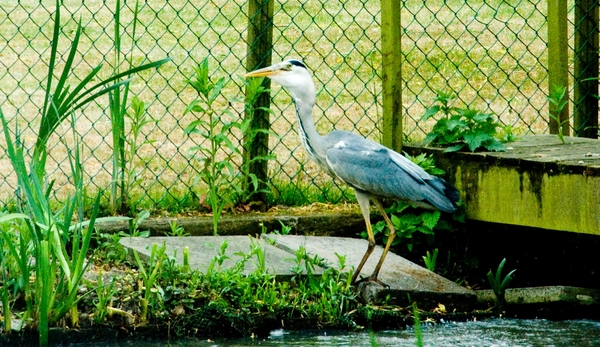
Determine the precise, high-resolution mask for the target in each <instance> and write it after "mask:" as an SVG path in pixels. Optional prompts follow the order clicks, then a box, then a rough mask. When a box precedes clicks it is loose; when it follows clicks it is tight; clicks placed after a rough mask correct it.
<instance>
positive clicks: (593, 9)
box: [573, 0, 598, 138]
mask: <svg viewBox="0 0 600 347" xmlns="http://www.w3.org/2000/svg"><path fill="white" fill-rule="evenodd" d="M574 71H575V72H574V75H575V85H574V91H573V96H574V97H573V104H574V106H573V129H574V131H575V135H577V136H581V137H591V138H597V137H598V99H596V97H597V96H598V2H597V0H575V66H574Z"/></svg>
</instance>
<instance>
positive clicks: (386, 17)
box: [381, 0, 403, 152]
mask: <svg viewBox="0 0 600 347" xmlns="http://www.w3.org/2000/svg"><path fill="white" fill-rule="evenodd" d="M400 9H401V1H399V0H381V55H382V57H381V58H382V70H383V71H382V95H383V129H382V132H383V136H382V137H383V145H384V146H387V147H388V148H391V149H393V150H395V151H397V152H400V151H401V150H402V137H403V134H402V55H401V54H400V53H401V49H402V47H401V45H400V36H401V35H400V33H401V27H400Z"/></svg>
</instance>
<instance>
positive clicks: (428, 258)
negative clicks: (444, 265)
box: [423, 248, 439, 272]
mask: <svg viewBox="0 0 600 347" xmlns="http://www.w3.org/2000/svg"><path fill="white" fill-rule="evenodd" d="M438 252H439V249H437V248H436V249H435V250H434V251H433V253H429V251H427V252H426V254H425V256H423V261H424V262H425V267H426V268H427V270H429V271H431V272H434V271H435V265H436V262H437V256H438Z"/></svg>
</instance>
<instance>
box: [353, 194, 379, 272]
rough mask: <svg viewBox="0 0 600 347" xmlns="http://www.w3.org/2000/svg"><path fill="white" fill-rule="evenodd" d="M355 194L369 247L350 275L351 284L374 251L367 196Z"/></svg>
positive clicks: (373, 237)
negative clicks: (367, 236) (367, 235)
mask: <svg viewBox="0 0 600 347" xmlns="http://www.w3.org/2000/svg"><path fill="white" fill-rule="evenodd" d="M355 193H356V201H358V205H359V206H360V211H361V212H362V215H363V218H364V219H365V224H366V225H367V234H369V246H368V247H367V251H366V252H365V255H364V256H363V258H362V260H361V261H360V264H358V267H357V268H356V270H354V274H353V275H352V283H354V282H356V279H357V278H358V275H359V274H360V271H361V270H362V268H363V266H364V265H365V263H366V262H367V259H369V256H370V255H371V253H373V249H375V236H374V235H373V229H372V228H371V216H370V211H369V204H370V203H369V196H368V195H366V194H364V193H363V192H360V191H358V190H355Z"/></svg>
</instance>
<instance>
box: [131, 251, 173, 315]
mask: <svg viewBox="0 0 600 347" xmlns="http://www.w3.org/2000/svg"><path fill="white" fill-rule="evenodd" d="M166 249H167V246H166V245H164V244H163V245H162V246H161V247H160V248H158V245H157V244H153V245H152V252H151V253H150V259H149V260H148V268H147V269H146V267H145V266H144V263H143V262H142V261H141V259H140V256H139V254H138V253H137V252H136V251H133V256H134V258H135V261H136V263H137V265H138V268H139V273H140V275H141V277H142V281H143V282H144V295H143V297H142V299H141V300H140V303H141V308H140V323H142V324H144V323H146V322H147V321H148V306H149V305H151V304H152V303H153V298H154V296H153V295H152V293H153V292H152V289H153V288H154V284H155V281H156V279H157V277H158V276H159V271H161V269H162V264H163V262H164V261H165V260H167V256H166V254H165V251H166ZM158 296H160V295H158ZM158 300H159V301H160V298H159V299H158Z"/></svg>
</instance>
